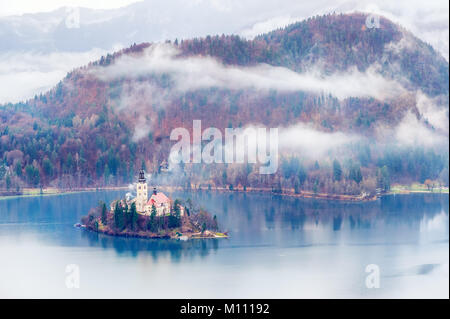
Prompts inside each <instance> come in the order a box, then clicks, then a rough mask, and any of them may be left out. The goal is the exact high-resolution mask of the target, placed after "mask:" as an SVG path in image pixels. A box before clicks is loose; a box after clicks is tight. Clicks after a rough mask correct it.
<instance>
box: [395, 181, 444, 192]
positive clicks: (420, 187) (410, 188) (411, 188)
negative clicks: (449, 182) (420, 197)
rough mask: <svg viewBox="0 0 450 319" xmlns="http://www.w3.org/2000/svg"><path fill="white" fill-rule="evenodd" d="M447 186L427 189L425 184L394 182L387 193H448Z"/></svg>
mask: <svg viewBox="0 0 450 319" xmlns="http://www.w3.org/2000/svg"><path fill="white" fill-rule="evenodd" d="M448 189H449V188H448V187H434V188H433V189H429V188H428V187H427V186H426V185H425V184H419V183H413V184H411V185H401V184H394V185H392V186H391V191H390V192H389V194H410V193H434V194H448V193H449V191H448Z"/></svg>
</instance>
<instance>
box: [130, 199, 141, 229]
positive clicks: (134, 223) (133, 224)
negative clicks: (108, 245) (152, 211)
mask: <svg viewBox="0 0 450 319" xmlns="http://www.w3.org/2000/svg"><path fill="white" fill-rule="evenodd" d="M129 214H130V218H131V221H130V227H131V230H136V228H137V221H138V218H139V215H138V213H137V210H136V203H132V204H131V208H130V213H129Z"/></svg>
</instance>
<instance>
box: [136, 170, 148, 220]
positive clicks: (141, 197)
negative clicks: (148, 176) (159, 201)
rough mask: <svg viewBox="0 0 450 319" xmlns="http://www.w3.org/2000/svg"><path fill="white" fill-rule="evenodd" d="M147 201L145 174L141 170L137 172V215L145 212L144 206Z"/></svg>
mask: <svg viewBox="0 0 450 319" xmlns="http://www.w3.org/2000/svg"><path fill="white" fill-rule="evenodd" d="M147 201H148V191H147V182H146V180H145V173H144V171H143V170H142V169H141V170H140V171H139V180H138V183H137V185H136V210H137V211H138V212H139V213H143V212H145V205H147Z"/></svg>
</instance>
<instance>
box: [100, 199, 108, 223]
mask: <svg viewBox="0 0 450 319" xmlns="http://www.w3.org/2000/svg"><path fill="white" fill-rule="evenodd" d="M100 207H101V220H102V224H103V225H106V223H107V214H106V204H105V202H102V201H100Z"/></svg>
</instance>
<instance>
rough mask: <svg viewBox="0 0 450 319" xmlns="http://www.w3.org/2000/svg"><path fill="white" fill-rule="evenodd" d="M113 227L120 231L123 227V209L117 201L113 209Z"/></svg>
mask: <svg viewBox="0 0 450 319" xmlns="http://www.w3.org/2000/svg"><path fill="white" fill-rule="evenodd" d="M114 225H115V226H116V228H117V229H118V230H122V229H123V228H124V226H125V223H124V215H123V209H122V207H121V206H120V205H119V201H117V202H116V206H115V207H114Z"/></svg>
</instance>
